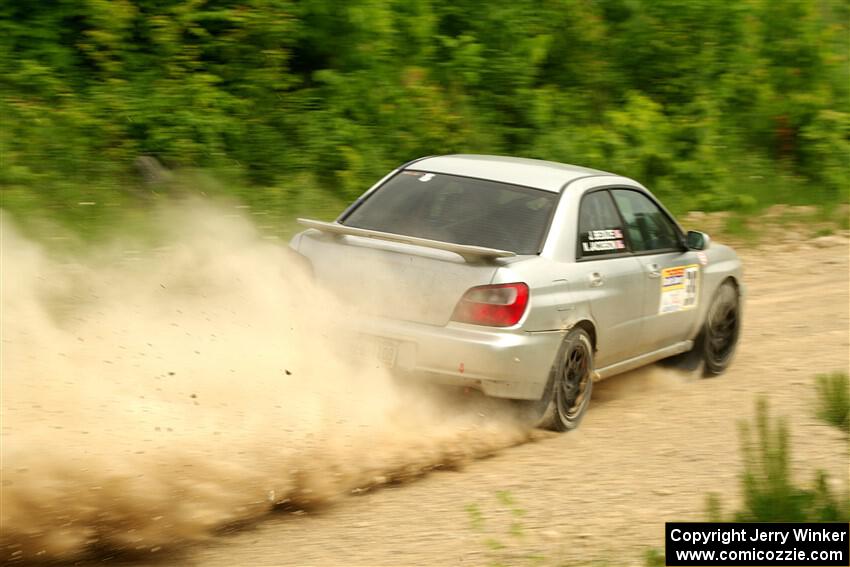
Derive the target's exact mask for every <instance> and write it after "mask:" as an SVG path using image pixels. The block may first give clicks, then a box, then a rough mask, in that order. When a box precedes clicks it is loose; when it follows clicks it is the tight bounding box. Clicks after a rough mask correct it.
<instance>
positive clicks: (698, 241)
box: [685, 230, 711, 250]
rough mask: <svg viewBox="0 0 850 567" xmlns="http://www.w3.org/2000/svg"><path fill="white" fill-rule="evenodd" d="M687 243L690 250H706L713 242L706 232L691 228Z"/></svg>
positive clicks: (686, 239)
mask: <svg viewBox="0 0 850 567" xmlns="http://www.w3.org/2000/svg"><path fill="white" fill-rule="evenodd" d="M685 244H687V246H688V250H705V249H706V248H708V247H709V245H710V244H711V238H709V237H708V235H707V234H706V233H704V232H700V231H698V230H689V231H688V235H687V236H686V237H685Z"/></svg>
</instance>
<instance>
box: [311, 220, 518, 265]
mask: <svg viewBox="0 0 850 567" xmlns="http://www.w3.org/2000/svg"><path fill="white" fill-rule="evenodd" d="M298 223H299V224H303V225H304V226H306V227H309V228H315V229H316V230H321V231H322V232H324V233H327V234H334V235H347V236H362V237H364V238H377V239H379V240H388V241H390V242H401V243H403V244H413V245H414V246H424V247H426V248H435V249H437V250H447V251H449V252H454V253H455V254H458V255H459V256H461V257H462V258H463V259H464V260H465V261H466V262H467V263H470V264H475V263H480V262H489V261H492V260H494V259H496V258H510V257H513V256H516V253H514V252H509V251H508V250H499V249H497V248H485V247H483V246H470V245H468V244H453V243H451V242H441V241H439V240H430V239H428V238H417V237H415V236H405V235H403V234H393V233H391V232H380V231H378V230H368V229H365V228H355V227H353V226H345V225H344V224H339V223H338V222H322V221H317V220H311V219H298Z"/></svg>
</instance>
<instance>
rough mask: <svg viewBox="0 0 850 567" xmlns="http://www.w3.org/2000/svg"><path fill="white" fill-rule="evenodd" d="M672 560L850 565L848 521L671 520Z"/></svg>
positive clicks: (673, 563) (669, 557) (668, 544)
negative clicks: (753, 521)
mask: <svg viewBox="0 0 850 567" xmlns="http://www.w3.org/2000/svg"><path fill="white" fill-rule="evenodd" d="M664 539H665V548H666V551H665V556H666V557H665V558H666V562H667V565H670V566H676V565H682V566H693V567H697V566H701V565H735V566H740V567H746V566H750V565H758V566H761V567H769V566H773V565H780V566H781V565H787V566H791V565H799V566H803V567H806V566H810V567H832V566H841V565H844V566H847V565H850V525H848V524H846V523H826V522H821V523H764V522H762V523H732V522H718V523H709V522H668V523H667V524H666V529H665V536H664Z"/></svg>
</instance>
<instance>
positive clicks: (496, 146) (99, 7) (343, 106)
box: [0, 0, 850, 208]
mask: <svg viewBox="0 0 850 567" xmlns="http://www.w3.org/2000/svg"><path fill="white" fill-rule="evenodd" d="M848 20H850V2H848V1H847V0H831V1H830V0H827V1H822V2H821V1H819V2H814V1H807V0H779V1H768V0H741V1H740V2H716V1H714V0H653V1H652V2H649V1H645V0H607V1H605V2H594V1H591V0H543V1H538V0H534V1H532V0H512V1H511V2H504V1H496V2H489V3H485V4H482V3H480V2H477V1H472V0H452V1H446V0H351V1H348V2H332V1H329V0H299V1H290V0H180V1H178V0H52V1H50V2H30V1H28V0H6V2H4V3H2V4H0V121H2V122H1V123H0V184H2V188H3V190H4V192H3V195H4V196H6V197H7V198H6V199H4V206H11V207H13V208H14V199H12V198H11V197H10V196H12V195H16V196H21V195H29V196H30V197H31V198H32V199H37V200H40V202H45V203H50V204H52V205H54V206H57V207H62V206H63V204H65V203H67V202H69V201H71V200H74V199H78V198H80V195H82V194H84V193H85V194H90V193H91V192H92V191H95V190H96V191H100V192H103V193H104V194H113V193H115V192H116V188H117V187H126V186H132V185H133V184H137V179H136V177H135V175H136V174H135V172H134V167H133V164H134V162H135V160H136V159H137V158H138V157H139V156H141V155H151V156H154V157H156V158H158V159H159V160H160V161H161V162H162V163H164V164H165V165H166V166H167V167H169V168H173V169H184V170H185V169H187V168H202V169H209V170H212V171H214V172H217V173H216V174H217V175H220V176H224V177H225V178H226V179H229V180H231V181H233V180H235V182H234V185H233V186H234V187H235V186H239V187H242V188H243V190H242V194H241V195H240V196H241V197H242V198H245V199H248V200H249V201H250V200H251V199H259V198H260V197H258V195H260V194H262V191H260V188H264V187H272V188H274V187H282V188H283V189H282V190H283V191H284V192H290V193H292V192H296V193H297V192H298V191H303V190H305V189H304V187H308V188H310V189H307V190H313V189H322V190H324V191H328V192H330V193H332V194H336V195H338V196H339V197H340V198H342V199H347V198H350V197H351V196H353V195H356V194H357V193H359V192H360V191H362V190H363V189H364V188H365V187H366V186H368V185H369V184H370V183H371V182H372V181H374V179H376V178H377V177H378V176H380V174H382V173H383V172H384V171H385V170H386V169H388V168H389V167H391V166H393V165H395V164H397V163H399V162H403V161H406V160H408V159H411V158H414V157H417V156H421V155H425V154H437V153H446V152H458V151H469V152H492V153H504V154H514V155H525V156H529V157H539V158H545V159H554V160H559V161H566V162H572V163H580V164H585V165H589V166H593V167H600V168H605V169H610V170H615V171H621V172H623V173H626V174H628V175H631V176H634V177H636V178H639V179H641V180H643V181H645V182H646V183H647V184H649V185H650V187H651V188H653V189H655V190H657V191H659V192H660V193H662V194H663V195H664V196H665V198H668V199H671V200H672V202H674V203H675V204H676V205H675V206H677V207H694V206H699V207H709V208H710V207H715V208H725V207H735V206H747V205H752V204H756V203H758V202H759V200H762V201H765V200H766V199H768V198H770V199H775V198H785V199H798V200H803V201H805V200H807V199H808V200H817V201H821V202H822V201H824V200H828V201H835V200H838V199H841V200H846V199H847V180H848V171H847V166H848V162H849V161H850V80H848V79H850V67H848V48H850V45H848V38H850V26H848ZM771 177H774V178H781V179H784V180H785V181H783V182H782V183H778V184H777V185H781V186H782V187H785V188H786V189H787V190H786V191H785V193H782V191H780V190H779V189H777V187H776V186H765V183H763V182H762V183H755V182H752V181H746V182H742V179H746V180H757V179H760V178H761V179H766V178H771ZM297 186H298V187H297ZM300 186H303V187H300ZM246 187H247V188H249V189H244V188H246ZM252 187H253V188H256V189H257V191H254V190H252V189H250V188H252ZM768 195H769V197H767V196H768ZM282 202H283V201H281V202H275V203H277V204H280V203H282ZM275 203H272V205H273V206H274V205H275Z"/></svg>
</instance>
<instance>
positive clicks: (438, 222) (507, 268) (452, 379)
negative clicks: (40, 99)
mask: <svg viewBox="0 0 850 567" xmlns="http://www.w3.org/2000/svg"><path fill="white" fill-rule="evenodd" d="M299 222H300V223H301V224H303V225H305V226H307V227H308V229H307V230H305V231H303V232H301V233H299V234H297V235H296V236H295V237H294V238H293V239H292V241H291V243H290V246H291V247H292V248H293V249H294V250H296V251H297V252H298V253H299V254H301V255H302V256H303V257H305V258H306V259H307V261H308V262H309V264H310V265H311V267H312V271H313V274H314V276H315V278H316V279H317V280H318V282H320V283H321V284H322V285H324V286H327V287H328V288H330V289H332V290H333V291H334V292H335V293H337V294H338V295H340V296H341V297H342V298H343V299H344V300H346V301H350V302H351V303H352V304H355V305H358V306H359V307H360V309H361V313H362V315H361V316H358V317H357V319H358V320H357V321H350V322H349V323H351V325H352V326H354V327H355V328H356V329H357V332H358V334H359V337H360V338H359V341H358V345H359V347H358V348H359V349H360V350H361V352H365V353H366V355H367V356H371V357H374V358H373V360H374V361H375V362H376V363H380V364H382V365H384V366H386V367H388V368H391V369H392V370H393V372H397V373H400V374H405V375H410V376H416V377H419V378H424V379H426V380H429V381H432V382H435V383H440V384H448V385H455V386H464V387H471V388H476V389H479V390H481V391H483V392H484V393H485V394H486V395H488V396H494V397H500V398H511V399H515V400H518V401H519V403H520V405H522V406H523V407H525V408H527V411H528V412H529V415H530V416H532V417H533V419H535V420H536V422H537V424H538V425H540V426H541V427H547V428H550V429H555V430H561V431H563V430H568V429H572V428H574V427H576V426H577V425H578V423H579V421H580V420H581V418H582V416H583V414H584V413H585V411H586V409H587V406H588V404H589V401H590V397H591V391H592V388H593V382H594V380H598V379H601V378H606V377H609V376H613V375H615V374H618V373H621V372H626V371H628V370H631V369H634V368H637V367H639V366H643V365H646V364H649V363H652V362H655V361H658V360H660V359H663V358H668V357H672V356H675V355H679V354H682V353H687V352H690V353H691V355H686V356H691V357H694V358H695V357H698V358H699V359H700V360H701V361H702V367H703V372H704V373H705V374H708V375H711V374H719V373H721V372H723V370H725V368H726V367H727V366H728V364H729V362H730V360H731V358H732V356H733V354H734V351H735V345H736V343H737V340H738V334H739V329H740V322H741V296H742V292H743V286H742V281H741V262H740V260H739V259H738V257H737V255H736V254H735V252H734V251H733V250H732V249H731V248H729V247H727V246H724V245H721V244H718V243H714V242H711V241H710V239H709V237H708V236H707V235H706V234H704V233H701V232H696V231H689V232H687V233H685V232H684V231H683V230H682V228H681V227H680V226H679V225H678V223H677V222H676V221H675V219H674V218H673V217H672V215H670V213H669V212H667V210H666V209H665V208H664V207H663V206H662V205H661V204H660V203H659V202H658V200H657V199H655V197H654V196H653V195H652V194H651V193H650V192H649V191H648V190H647V189H646V188H645V187H643V186H642V185H641V184H640V183H638V182H636V181H634V180H632V179H629V178H626V177H622V176H619V175H615V174H612V173H606V172H604V171H597V170H593V169H587V168H583V167H577V166H573V165H565V164H560V163H554V162H547V161H539V160H532V159H521V158H511V157H498V156H484V155H448V156H438V157H426V158H422V159H419V160H415V161H412V162H409V163H407V164H405V165H403V166H401V167H399V168H398V169H396V170H394V171H392V172H390V173H389V174H388V175H387V176H386V177H384V178H383V179H381V180H380V181H379V182H378V183H376V184H375V185H374V186H373V187H372V188H371V189H369V190H368V191H366V193H364V194H363V195H362V196H361V197H360V198H359V199H357V200H356V201H355V202H354V203H353V204H352V205H350V206H349V207H348V208H347V209H346V210H345V211H344V212H343V213H342V214H341V215H340V216H339V217H338V218H337V220H336V221H334V222H330V223H329V222H321V221H314V220H308V219H299Z"/></svg>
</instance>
